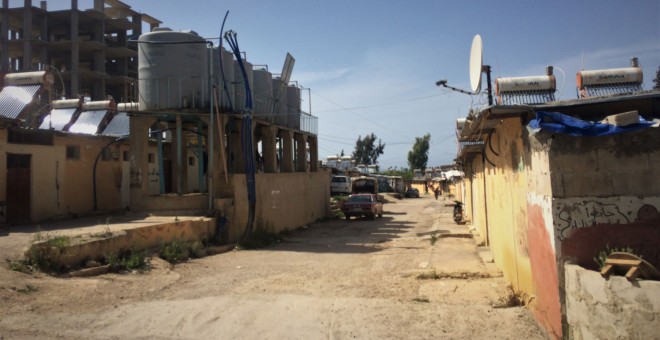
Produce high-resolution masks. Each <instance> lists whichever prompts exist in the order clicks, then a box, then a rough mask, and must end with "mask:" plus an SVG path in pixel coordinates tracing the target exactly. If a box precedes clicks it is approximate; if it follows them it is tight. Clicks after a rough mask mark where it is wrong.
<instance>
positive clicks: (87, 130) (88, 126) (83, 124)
mask: <svg viewBox="0 0 660 340" xmlns="http://www.w3.org/2000/svg"><path fill="white" fill-rule="evenodd" d="M107 113H108V110H92V111H83V112H82V113H81V114H80V117H78V120H76V122H75V123H73V125H71V127H70V128H69V132H74V133H84V134H88V135H95V134H96V132H97V131H98V129H99V124H101V121H103V118H105V115H106V114H107Z"/></svg>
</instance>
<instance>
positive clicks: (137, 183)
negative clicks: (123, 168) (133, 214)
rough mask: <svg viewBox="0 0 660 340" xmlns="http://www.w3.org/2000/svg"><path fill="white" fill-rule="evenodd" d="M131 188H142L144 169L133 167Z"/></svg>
mask: <svg viewBox="0 0 660 340" xmlns="http://www.w3.org/2000/svg"><path fill="white" fill-rule="evenodd" d="M130 176H131V177H130V178H131V189H140V188H141V187H142V169H140V168H131V173H130Z"/></svg>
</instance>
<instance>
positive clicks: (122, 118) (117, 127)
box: [101, 112, 130, 137]
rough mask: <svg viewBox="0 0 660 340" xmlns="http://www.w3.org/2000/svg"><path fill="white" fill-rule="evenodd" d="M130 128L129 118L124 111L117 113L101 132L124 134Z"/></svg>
mask: <svg viewBox="0 0 660 340" xmlns="http://www.w3.org/2000/svg"><path fill="white" fill-rule="evenodd" d="M129 129H130V119H129V118H128V115H127V114H126V112H119V113H117V115H116V116H114V118H112V120H111V121H110V123H109V124H108V126H107V127H106V128H105V130H103V133H101V134H102V135H104V136H116V137H118V136H126V135H128V133H129Z"/></svg>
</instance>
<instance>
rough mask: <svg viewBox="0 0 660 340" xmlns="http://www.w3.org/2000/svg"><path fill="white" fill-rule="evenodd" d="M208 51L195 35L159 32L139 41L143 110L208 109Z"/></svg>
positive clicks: (192, 33)
mask: <svg viewBox="0 0 660 340" xmlns="http://www.w3.org/2000/svg"><path fill="white" fill-rule="evenodd" d="M207 62H208V49H207V47H206V41H205V40H204V38H202V37H200V36H199V35H197V33H195V32H193V31H185V32H174V31H172V30H170V29H169V28H158V29H155V30H154V31H152V32H149V33H145V34H142V35H140V37H139V38H138V78H139V90H140V95H139V106H140V110H141V111H144V110H168V109H170V110H171V109H202V108H205V107H208V105H209V88H208V87H209V78H208V63H207Z"/></svg>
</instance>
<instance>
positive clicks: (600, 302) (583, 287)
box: [564, 264, 660, 340]
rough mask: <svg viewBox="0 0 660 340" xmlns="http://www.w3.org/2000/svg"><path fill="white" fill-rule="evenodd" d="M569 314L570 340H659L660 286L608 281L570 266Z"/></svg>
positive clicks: (616, 279)
mask: <svg viewBox="0 0 660 340" xmlns="http://www.w3.org/2000/svg"><path fill="white" fill-rule="evenodd" d="M564 268H565V278H566V281H565V287H566V314H567V321H568V326H569V329H568V334H567V336H568V338H570V339H576V340H579V339H657V338H658V330H660V282H658V281H637V282H634V283H631V282H628V280H626V279H625V278H624V277H622V276H610V278H609V280H608V279H604V278H602V277H601V276H600V274H599V273H598V272H595V271H592V270H587V269H584V268H581V267H580V266H577V265H573V264H567V265H565V266H564Z"/></svg>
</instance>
